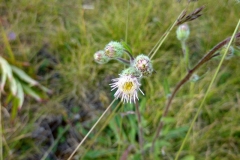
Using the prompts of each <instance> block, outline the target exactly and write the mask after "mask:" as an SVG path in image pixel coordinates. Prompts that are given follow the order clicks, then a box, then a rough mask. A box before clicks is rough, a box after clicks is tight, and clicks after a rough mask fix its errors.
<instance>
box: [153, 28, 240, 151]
mask: <svg viewBox="0 0 240 160" xmlns="http://www.w3.org/2000/svg"><path fill="white" fill-rule="evenodd" d="M235 38H237V39H240V32H238V33H237V34H236V35H235ZM230 39H231V37H229V38H226V39H225V40H223V41H222V42H220V43H218V44H217V45H216V46H214V47H213V48H212V49H211V50H210V51H209V52H208V53H207V54H205V56H204V57H203V58H202V59H201V60H200V61H199V62H198V63H197V64H196V65H195V66H194V67H193V69H190V70H189V71H188V73H187V74H186V76H185V77H184V78H183V79H182V80H181V81H180V82H179V83H178V84H177V86H176V87H175V88H174V90H173V92H172V94H171V96H170V97H169V99H168V102H167V104H166V106H165V110H164V112H163V115H162V117H161V119H160V121H159V124H158V127H157V131H156V135H155V137H154V139H153V141H152V147H151V151H152V152H153V151H154V147H155V143H156V141H157V139H158V137H159V136H160V133H161V130H162V127H163V125H164V123H163V121H162V119H163V118H164V117H166V115H167V114H168V111H169V108H170V106H171V104H172V100H173V98H174V97H175V95H176V93H177V92H178V90H179V89H180V88H181V87H182V86H183V85H184V84H185V83H186V82H187V81H188V80H189V79H190V77H191V76H192V75H193V73H194V72H195V71H196V70H197V69H198V68H200V67H201V66H202V65H203V64H204V63H206V62H208V61H209V60H210V59H211V58H213V57H214V55H213V54H214V53H215V52H216V51H217V50H219V49H220V48H221V47H223V46H224V45H226V44H227V43H228V42H229V41H230Z"/></svg>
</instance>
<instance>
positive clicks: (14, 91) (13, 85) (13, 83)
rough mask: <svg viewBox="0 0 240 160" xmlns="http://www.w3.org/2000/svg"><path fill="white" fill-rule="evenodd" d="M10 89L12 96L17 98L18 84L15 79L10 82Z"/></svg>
mask: <svg viewBox="0 0 240 160" xmlns="http://www.w3.org/2000/svg"><path fill="white" fill-rule="evenodd" d="M9 82H10V89H11V92H12V94H13V95H14V96H15V95H16V94H17V89H18V88H17V82H16V80H15V79H14V78H12V79H11V80H10V81H9Z"/></svg>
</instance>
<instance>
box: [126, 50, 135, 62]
mask: <svg viewBox="0 0 240 160" xmlns="http://www.w3.org/2000/svg"><path fill="white" fill-rule="evenodd" d="M124 51H125V53H127V55H128V56H129V57H130V61H133V60H134V57H133V56H132V54H131V53H130V52H128V50H124Z"/></svg>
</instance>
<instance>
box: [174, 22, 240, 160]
mask: <svg viewBox="0 0 240 160" xmlns="http://www.w3.org/2000/svg"><path fill="white" fill-rule="evenodd" d="M239 25H240V19H239V21H238V24H237V26H236V28H235V31H234V33H233V36H232V37H231V39H230V41H229V43H228V42H227V43H228V46H227V49H226V50H225V53H224V55H223V57H222V59H221V61H220V63H219V65H218V67H217V70H216V72H215V74H214V76H213V78H212V80H211V82H210V84H209V86H208V89H207V91H206V93H205V95H204V98H203V100H202V102H201V104H200V107H199V108H198V110H197V113H196V114H195V116H194V118H193V120H192V122H191V125H190V128H189V129H188V132H187V134H186V136H185V138H184V140H183V142H182V144H181V147H180V149H179V150H178V152H177V155H176V157H175V159H174V160H178V157H179V155H180V153H181V151H182V149H183V146H184V144H185V142H186V140H187V138H188V136H189V134H190V131H191V130H192V128H193V125H194V123H195V121H196V120H197V117H198V115H199V113H200V111H201V109H202V106H203V104H204V102H205V100H206V98H207V96H208V93H209V91H210V89H211V87H212V85H213V82H214V81H215V79H216V77H217V74H218V72H219V70H220V67H221V66H222V63H223V60H224V58H225V57H226V55H227V52H228V49H229V47H230V45H231V43H232V41H233V39H234V35H235V34H236V32H237V29H238V27H239Z"/></svg>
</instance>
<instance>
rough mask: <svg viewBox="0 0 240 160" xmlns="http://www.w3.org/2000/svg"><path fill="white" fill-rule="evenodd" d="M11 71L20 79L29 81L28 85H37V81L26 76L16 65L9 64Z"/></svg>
mask: <svg viewBox="0 0 240 160" xmlns="http://www.w3.org/2000/svg"><path fill="white" fill-rule="evenodd" d="M11 67H12V71H13V73H15V74H16V75H17V76H18V77H19V78H20V79H21V80H23V81H25V82H27V83H29V84H30V85H33V86H34V85H37V84H38V82H37V81H35V80H34V79H32V78H31V77H30V76H28V75H27V74H26V73H25V72H24V71H23V70H21V69H19V68H18V67H15V66H11Z"/></svg>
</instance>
